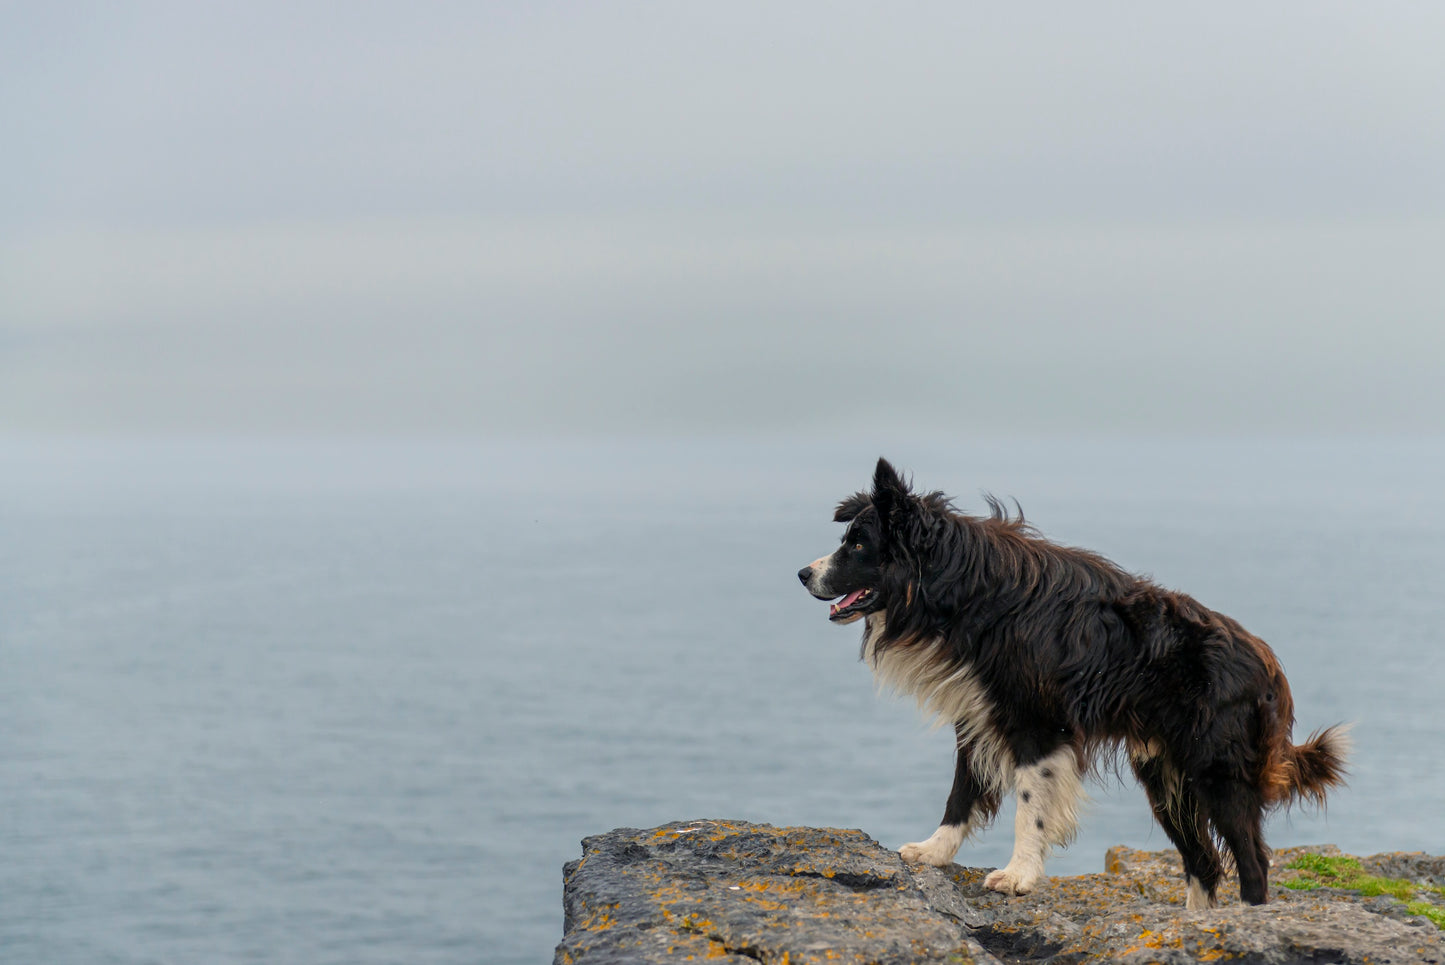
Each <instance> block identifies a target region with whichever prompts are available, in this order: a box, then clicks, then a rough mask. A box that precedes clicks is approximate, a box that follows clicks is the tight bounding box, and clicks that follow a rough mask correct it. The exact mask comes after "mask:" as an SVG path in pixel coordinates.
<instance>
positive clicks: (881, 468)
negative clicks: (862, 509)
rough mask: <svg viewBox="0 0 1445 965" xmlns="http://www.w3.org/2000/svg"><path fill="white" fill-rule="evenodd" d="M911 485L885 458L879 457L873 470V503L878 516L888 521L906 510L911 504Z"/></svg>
mask: <svg viewBox="0 0 1445 965" xmlns="http://www.w3.org/2000/svg"><path fill="white" fill-rule="evenodd" d="M911 495H913V491H912V489H911V487H910V486H909V485H908V483H906V482H905V481H904V480H903V477H902V476H900V475H898V470H896V469H894V468H893V466H892V464H891V463H889V461H888V460H887V459H883V458H879V460H878V467H877V468H876V469H874V470H873V505H874V506H875V507H877V509H878V516H879V518H881V519H883V520H884V521H885V522H887V521H890V520H892V519H894V518H896V517H898V516H899V515H901V514H902V513H905V512H907V510H908V507H909V506H910V505H912V504H911V502H910V500H909V498H908V497H909V496H911Z"/></svg>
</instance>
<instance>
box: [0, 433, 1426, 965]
mask: <svg viewBox="0 0 1445 965" xmlns="http://www.w3.org/2000/svg"><path fill="white" fill-rule="evenodd" d="M880 451H883V452H886V454H887V455H889V456H890V457H891V458H893V459H894V460H895V461H896V462H898V463H899V464H900V465H902V466H904V467H907V468H908V469H910V470H912V471H914V472H915V473H916V475H917V479H918V481H919V483H920V484H921V485H924V486H927V487H930V488H933V487H936V488H941V489H945V490H947V491H949V492H950V493H953V494H954V495H956V496H957V497H959V500H960V502H961V503H962V505H963V506H964V507H965V508H973V509H978V508H979V507H980V506H981V505H982V501H981V499H980V498H979V493H980V491H981V490H984V489H987V490H990V491H993V492H996V493H998V494H1000V495H1004V496H1010V497H1017V498H1018V500H1019V501H1020V502H1021V503H1022V505H1023V507H1024V509H1025V511H1026V512H1027V514H1028V516H1029V518H1030V519H1031V520H1033V521H1034V522H1035V523H1036V524H1037V525H1038V526H1040V527H1041V528H1042V529H1043V530H1044V531H1045V532H1046V533H1048V534H1049V535H1050V536H1052V537H1054V538H1056V539H1059V540H1062V541H1065V542H1071V543H1076V544H1081V545H1086V546H1089V547H1092V548H1095V549H1098V550H1100V551H1102V552H1104V553H1106V554H1108V555H1110V556H1112V557H1113V558H1115V559H1116V560H1118V561H1119V562H1120V563H1122V564H1124V565H1125V566H1127V567H1129V568H1131V569H1133V570H1136V571H1139V572H1145V573H1150V574H1152V575H1153V576H1154V577H1155V578H1157V579H1158V580H1160V581H1162V582H1163V583H1165V584H1167V585H1170V586H1176V587H1180V588H1185V589H1187V590H1189V591H1190V592H1191V593H1193V594H1194V595H1195V596H1197V597H1199V598H1200V599H1201V600H1203V601H1204V602H1205V603H1207V604H1209V605H1211V606H1213V607H1215V608H1217V609H1220V610H1223V611H1226V612H1228V613H1230V614H1232V615H1234V616H1236V617H1238V618H1239V619H1240V620H1242V621H1243V622H1244V623H1245V625H1247V626H1248V627H1250V628H1251V629H1253V630H1254V631H1256V632H1257V633H1259V634H1261V635H1262V636H1264V637H1265V638H1266V639H1268V640H1269V641H1270V642H1271V643H1272V644H1273V646H1274V647H1275V649H1276V650H1277V651H1278V653H1279V655H1280V657H1281V658H1282V660H1283V662H1284V664H1285V667H1286V669H1287V670H1288V672H1289V674H1290V679H1291V681H1292V683H1293V687H1294V693H1295V700H1296V705H1297V707H1298V711H1299V717H1300V722H1299V727H1298V730H1297V734H1298V735H1299V736H1301V737H1302V736H1303V735H1304V734H1305V733H1306V732H1307V731H1309V730H1311V729H1313V728H1314V727H1317V726H1320V725H1323V724H1327V723H1332V722H1334V721H1338V720H1344V719H1348V720H1354V721H1357V722H1358V726H1357V728H1356V732H1355V736H1356V740H1357V748H1358V749H1357V759H1356V762H1355V765H1354V778H1353V782H1352V785H1351V787H1350V788H1349V789H1348V790H1345V791H1343V792H1341V793H1339V794H1338V795H1336V796H1335V798H1334V800H1333V801H1332V803H1331V805H1330V809H1329V812H1328V814H1325V815H1322V814H1314V813H1300V812H1296V813H1294V814H1292V815H1289V816H1281V817H1278V818H1277V819H1275V820H1274V821H1273V824H1272V828H1271V832H1270V838H1271V841H1272V842H1273V843H1274V844H1276V845H1284V844H1298V843H1308V842H1321V841H1333V842H1336V843H1338V844H1340V845H1341V846H1343V847H1345V848H1348V849H1351V850H1355V851H1363V852H1372V851H1379V850H1387V849H1423V850H1427V851H1432V852H1435V853H1440V852H1445V823H1442V822H1441V821H1440V814H1441V810H1442V805H1445V801H1442V799H1445V757H1442V755H1441V753H1440V748H1441V747H1445V713H1442V711H1441V707H1442V699H1441V695H1442V693H1445V669H1442V661H1441V660H1440V658H1439V653H1440V649H1441V634H1442V629H1441V628H1442V627H1445V498H1442V497H1445V444H1442V441H1441V440H1438V439H1434V440H1418V439H1416V440H1394V441H1373V440H1372V441H1362V440H1290V441H1202V442H1193V443H1181V442H1162V441H1149V440H1122V439H1100V440H1093V441H1087V442H1086V441H1078V440H1068V441H1058V440H1055V441H1049V440H1038V441H1031V442H1027V443H1015V442H1000V441H993V442H977V441H968V440H965V439H958V440H942V441H940V440H937V439H934V440H928V441H923V440H917V439H913V440H906V441H900V440H898V439H894V440H890V441H888V442H887V443H886V444H885V445H884V446H882V447H881V449H880V443H879V441H878V440H877V439H871V440H868V441H866V442H860V441H858V440H841V439H840V440H832V441H830V442H829V443H828V444H826V445H825V444H823V443H820V442H817V441H813V440H772V441H767V442H759V441H740V440H718V441H709V442H699V441H687V442H671V441H650V442H639V441H612V442H592V443H550V444H543V443H520V442H519V443H485V444H467V443H436V444H423V443H407V444H401V443H398V444H379V443H375V444H374V443H357V442H350V443H342V442H326V443H303V442H289V443H278V442H257V441H251V442H237V441H208V440H191V441H168V442H143V443H141V442H137V443H125V444H122V443H100V442H77V441H57V440H46V439H33V438H32V439H11V440H8V441H4V442H0V960H3V961H4V962H6V963H7V965H12V963H13V965H22V963H31V962H33V963H44V965H72V963H73V965H82V963H83V965H101V963H142V962H175V963H193V962H208V963H231V962H268V963H289V962H295V963H305V965H321V963H327V962H336V963H356V962H409V963H424V962H491V963H523V962H545V961H548V960H550V958H551V954H552V946H553V945H554V944H555V942H556V941H557V940H558V938H559V937H560V931H561V924H562V908H561V867H562V863H563V862H564V861H566V860H568V859H570V858H573V857H575V856H577V854H578V853H579V847H578V841H579V839H580V838H581V837H583V836H584V835H586V834H591V833H594V832H598V831H603V830H606V829H609V828H612V827H615V826H619V825H630V826H634V827H647V826H651V825H653V824H657V823H660V822H664V821H669V820H674V819H684V818H692V817H730V818H744V819H749V820H754V821H766V822H771V823H774V824H816V825H834V826H842V827H858V828H862V829H864V830H865V831H867V832H869V833H870V834H872V835H874V836H875V837H877V838H878V839H879V840H881V841H883V842H884V843H885V844H887V845H889V846H892V847H896V846H897V845H899V844H901V843H903V842H905V841H910V840H917V839H919V838H920V837H922V836H925V835H927V834H928V833H930V832H931V831H932V829H933V828H934V826H935V824H936V822H937V820H938V817H939V815H940V813H941V810H942V805H943V801H944V797H945V795H946V793H947V790H948V784H949V779H950V767H951V763H950V742H949V737H948V735H947V734H943V733H939V732H936V731H931V730H929V729H927V727H926V726H925V725H924V723H923V722H922V721H921V720H920V718H919V716H918V714H917V712H916V711H915V710H914V709H913V708H912V707H911V706H910V705H908V704H905V703H902V702H900V701H897V700H893V699H888V698H884V697H880V696H878V695H877V694H876V693H875V692H874V690H873V687H872V684H871V682H870V680H869V677H868V674H867V672H866V670H865V669H864V667H863V666H862V665H860V664H859V663H858V662H857V644H858V628H857V627H848V628H839V627H834V626H831V625H830V624H828V622H827V620H826V608H825V606H824V605H823V604H821V603H818V602H816V601H814V600H812V599H811V598H809V597H808V596H807V595H806V594H805V593H804V592H803V590H802V589H801V588H800V587H799V586H798V584H797V579H796V577H795V576H794V573H795V572H796V571H797V569H798V567H799V566H801V565H802V564H803V563H805V562H807V561H808V560H811V559H813V558H814V557H816V556H818V555H819V554H820V553H822V552H824V551H827V550H830V549H831V548H832V546H834V545H836V540H837V537H838V535H839V534H838V527H836V526H835V525H834V524H832V523H831V522H830V512H831V507H832V505H833V504H834V502H836V500H837V499H838V498H839V497H841V496H843V495H845V494H846V493H848V492H851V491H852V490H854V489H857V488H861V487H862V486H863V485H864V484H865V483H866V481H867V479H868V477H869V473H870V469H871V465H872V462H873V459H874V458H875V457H876V456H877V455H878V454H879V452H880ZM1010 825H1011V820H1005V821H1001V822H1000V826H999V827H997V828H996V829H995V830H993V831H992V832H990V833H988V834H986V835H985V836H984V837H983V838H982V839H981V840H980V841H978V842H976V843H973V844H970V845H967V846H965V850H964V852H963V853H962V854H961V855H960V858H961V860H963V861H966V862H968V863H973V864H981V865H993V864H1000V863H1002V862H1003V861H1005V860H1006V859H1007V854H1008V850H1009V847H1010V841H1009V838H1010V833H1009V827H1010ZM1116 843H1127V844H1130V845H1134V846H1140V847H1151V848H1163V847H1166V846H1167V842H1166V841H1165V839H1164V836H1163V834H1162V832H1160V831H1159V830H1157V829H1156V828H1154V827H1153V826H1152V825H1151V823H1150V821H1149V818H1148V815H1147V812H1146V810H1145V808H1144V806H1143V803H1142V794H1141V792H1139V791H1138V790H1137V789H1135V788H1133V787H1132V786H1118V785H1115V786H1112V787H1096V788H1094V790H1093V804H1092V806H1091V808H1090V810H1089V813H1088V814H1087V816H1086V818H1085V823H1084V830H1083V833H1082V835H1081V837H1080V839H1079V841H1078V842H1077V843H1076V844H1075V845H1074V846H1073V847H1072V848H1070V849H1069V850H1068V851H1066V852H1064V853H1062V854H1061V855H1059V856H1058V857H1056V859H1055V860H1054V861H1053V863H1052V865H1051V869H1052V870H1053V871H1055V872H1059V873H1077V872H1084V871H1092V870H1098V869H1100V868H1101V867H1102V861H1103V854H1104V849H1105V848H1107V847H1108V846H1109V845H1112V844H1116Z"/></svg>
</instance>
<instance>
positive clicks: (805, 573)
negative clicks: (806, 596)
mask: <svg viewBox="0 0 1445 965" xmlns="http://www.w3.org/2000/svg"><path fill="white" fill-rule="evenodd" d="M812 578H813V568H812V567H811V566H805V567H803V568H802V569H801V570H799V571H798V581H799V582H800V583H802V584H803V585H804V586H807V585H808V581H809V580H810V579H812Z"/></svg>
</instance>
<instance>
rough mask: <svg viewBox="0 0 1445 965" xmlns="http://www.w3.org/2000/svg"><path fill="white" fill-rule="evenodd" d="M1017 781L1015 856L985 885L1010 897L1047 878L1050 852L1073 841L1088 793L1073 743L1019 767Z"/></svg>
mask: <svg viewBox="0 0 1445 965" xmlns="http://www.w3.org/2000/svg"><path fill="white" fill-rule="evenodd" d="M1014 778H1015V784H1014V787H1015V790H1016V791H1017V792H1018V814H1017V816H1016V817H1015V818H1014V851H1013V857H1011V858H1009V862H1008V864H1007V865H1006V866H1004V867H1002V868H999V869H998V870H997V871H992V872H990V873H989V876H988V877H987V878H985V879H984V881H983V883H984V885H985V886H987V887H989V888H992V889H993V890H994V891H1000V892H1003V893H1004V894H1006V895H1026V894H1028V893H1029V892H1031V891H1033V890H1034V889H1035V888H1036V887H1037V886H1038V883H1039V879H1040V878H1041V877H1043V873H1044V861H1045V859H1046V858H1047V857H1048V854H1049V850H1050V849H1051V848H1052V847H1053V846H1054V845H1062V844H1068V843H1069V842H1070V841H1071V840H1073V837H1074V832H1075V831H1076V830H1077V829H1078V810H1079V803H1080V801H1081V800H1082V799H1083V796H1084V789H1083V784H1082V782H1081V781H1080V779H1079V762H1078V756H1077V755H1076V754H1075V752H1074V748H1073V747H1072V746H1070V745H1068V744H1065V745H1063V746H1061V747H1058V748H1057V749H1055V750H1054V751H1052V752H1051V753H1049V754H1047V755H1045V756H1044V757H1040V758H1038V759H1037V760H1035V761H1034V762H1033V763H1031V764H1028V765H1023V766H1019V767H1017V768H1016V769H1015V771H1014Z"/></svg>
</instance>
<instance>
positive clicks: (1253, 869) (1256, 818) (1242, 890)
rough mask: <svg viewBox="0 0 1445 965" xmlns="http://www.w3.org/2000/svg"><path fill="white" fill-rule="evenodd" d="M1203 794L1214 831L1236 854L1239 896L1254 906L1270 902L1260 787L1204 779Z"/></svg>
mask: <svg viewBox="0 0 1445 965" xmlns="http://www.w3.org/2000/svg"><path fill="white" fill-rule="evenodd" d="M1200 796H1201V797H1202V798H1203V799H1204V805H1205V807H1206V808H1208V809H1209V819H1210V820H1211V821H1212V822H1214V827H1215V830H1217V831H1218V832H1219V836H1220V837H1221V838H1223V839H1224V843H1225V844H1226V845H1228V846H1229V850H1230V852H1232V853H1233V855H1234V868H1235V870H1236V871H1237V872H1238V873H1239V897H1240V898H1241V899H1243V900H1244V901H1245V902H1246V903H1247V904H1251V905H1262V904H1264V903H1265V902H1267V901H1269V847H1268V846H1267V845H1266V844H1265V843H1264V833H1263V831H1262V829H1261V827H1260V825H1261V824H1262V823H1263V819H1264V802H1263V801H1261V800H1260V794H1259V789H1258V788H1256V787H1255V786H1254V785H1253V784H1251V783H1250V782H1248V781H1245V780H1230V781H1219V782H1217V783H1215V782H1209V783H1204V782H1201V787H1200Z"/></svg>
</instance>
